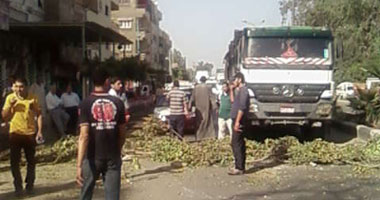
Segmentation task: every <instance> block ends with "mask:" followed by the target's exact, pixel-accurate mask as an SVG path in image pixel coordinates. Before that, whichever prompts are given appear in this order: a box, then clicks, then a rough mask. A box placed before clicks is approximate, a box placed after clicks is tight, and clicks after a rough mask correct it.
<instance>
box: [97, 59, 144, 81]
mask: <svg viewBox="0 0 380 200" xmlns="http://www.w3.org/2000/svg"><path fill="white" fill-rule="evenodd" d="M100 67H104V68H105V69H106V70H107V71H108V73H109V74H110V75H111V76H118V77H120V78H122V79H128V80H134V81H144V80H146V78H147V77H146V76H147V72H148V70H149V69H148V66H147V64H146V63H143V62H140V61H139V59H138V58H137V57H135V58H124V59H122V60H115V59H113V58H110V59H108V60H106V61H104V62H103V63H101V64H100Z"/></svg>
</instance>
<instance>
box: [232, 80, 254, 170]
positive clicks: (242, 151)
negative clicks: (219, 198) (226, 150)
mask: <svg viewBox="0 0 380 200" xmlns="http://www.w3.org/2000/svg"><path fill="white" fill-rule="evenodd" d="M234 85H235V87H236V88H235V90H237V93H236V96H235V97H234V100H233V103H232V110H231V118H232V124H233V133H232V139H231V146H232V152H233V154H234V158H235V167H234V168H233V169H231V170H230V171H229V172H228V174H229V175H241V174H244V171H245V159H246V146H245V140H244V136H245V134H246V133H247V131H248V123H247V117H248V111H249V93H248V89H247V87H246V86H245V80H244V75H243V74H241V73H237V74H236V75H235V83H234ZM231 92H233V91H231Z"/></svg>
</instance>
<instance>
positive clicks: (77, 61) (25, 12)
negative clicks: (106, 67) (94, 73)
mask: <svg viewBox="0 0 380 200" xmlns="http://www.w3.org/2000/svg"><path fill="white" fill-rule="evenodd" d="M118 8H119V7H118V2H117V1H116V0H44V1H43V0H33V1H32V0H30V1H29V0H28V1H23V0H12V1H11V2H10V4H9V29H8V30H7V31H3V32H6V33H1V31H0V42H1V44H2V45H1V46H0V64H1V69H5V72H4V71H2V72H1V74H2V75H3V74H6V75H7V76H9V75H15V74H17V75H24V76H25V77H26V78H27V79H29V82H33V81H34V80H35V78H36V76H37V74H38V75H42V76H44V77H46V78H45V80H46V82H48V83H49V82H53V81H54V82H55V83H57V84H58V85H60V86H62V87H63V86H64V85H65V84H67V83H68V82H76V83H78V85H79V86H78V90H80V91H78V92H83V96H87V95H88V92H89V90H90V88H91V85H90V81H89V80H88V78H87V75H88V73H89V71H90V70H91V68H93V67H94V66H89V64H88V62H87V61H88V60H94V59H96V60H97V61H104V60H105V59H107V58H109V57H111V56H113V55H115V51H114V50H115V49H116V46H117V44H128V43H130V41H129V40H128V39H127V38H126V37H125V36H123V35H121V34H120V33H119V31H118V25H117V24H116V23H114V22H113V21H112V20H111V14H112V12H111V11H113V10H117V9H118ZM2 82H3V83H4V82H5V80H3V81H2ZM80 84H82V85H80Z"/></svg>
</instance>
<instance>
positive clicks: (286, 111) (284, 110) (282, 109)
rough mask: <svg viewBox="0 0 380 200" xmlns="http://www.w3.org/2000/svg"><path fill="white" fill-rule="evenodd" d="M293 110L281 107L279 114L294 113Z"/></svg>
mask: <svg viewBox="0 0 380 200" xmlns="http://www.w3.org/2000/svg"><path fill="white" fill-rule="evenodd" d="M294 112H295V109H294V108H291V107H281V108H280V113H294Z"/></svg>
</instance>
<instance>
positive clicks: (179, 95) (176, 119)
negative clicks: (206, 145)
mask: <svg viewBox="0 0 380 200" xmlns="http://www.w3.org/2000/svg"><path fill="white" fill-rule="evenodd" d="M167 98H168V100H169V108H170V119H169V122H170V126H171V128H172V129H173V130H174V131H176V132H177V133H178V134H179V136H180V139H182V138H183V135H184V127H185V117H186V116H187V115H188V110H187V100H186V95H185V92H184V91H181V90H179V82H178V80H175V81H174V82H173V88H172V90H171V91H170V92H169V94H168V96H167Z"/></svg>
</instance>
